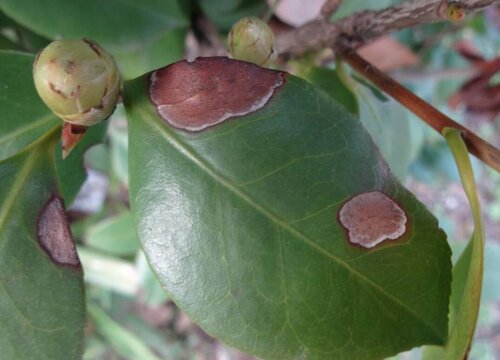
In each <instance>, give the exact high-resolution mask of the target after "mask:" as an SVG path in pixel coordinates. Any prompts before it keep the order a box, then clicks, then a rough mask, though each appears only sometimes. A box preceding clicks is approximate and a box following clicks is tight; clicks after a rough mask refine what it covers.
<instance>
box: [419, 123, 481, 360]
mask: <svg viewBox="0 0 500 360" xmlns="http://www.w3.org/2000/svg"><path fill="white" fill-rule="evenodd" d="M443 136H444V137H445V139H446V141H447V142H448V145H449V146H450V149H451V151H452V153H453V156H454V158H455V161H456V163H457V167H458V170H459V173H460V178H461V180H462V185H463V188H464V191H465V194H466V195H467V198H468V199H469V202H470V206H471V210H472V215H473V218H474V233H473V234H472V239H471V241H470V242H469V244H468V245H467V247H466V249H465V250H464V252H463V253H462V255H461V256H460V258H459V259H458V262H457V264H456V265H455V266H454V268H453V282H452V290H451V300H450V312H449V317H450V323H449V340H448V342H447V343H446V345H445V346H444V347H435V346H432V347H429V348H427V349H426V352H425V354H424V359H428V360H433V359H443V360H462V359H466V358H467V355H468V352H469V350H470V346H471V343H472V338H473V336H474V329H475V328H476V323H477V318H478V314H479V305H480V300H481V287H482V282H483V267H484V265H483V263H484V229H483V220H482V216H481V207H480V204H479V197H478V194H477V187H476V183H475V181H474V174H473V171H472V166H471V163H470V159H469V154H468V151H467V147H466V146H465V142H464V140H463V139H462V135H461V133H460V130H457V129H451V128H445V129H444V130H443Z"/></svg>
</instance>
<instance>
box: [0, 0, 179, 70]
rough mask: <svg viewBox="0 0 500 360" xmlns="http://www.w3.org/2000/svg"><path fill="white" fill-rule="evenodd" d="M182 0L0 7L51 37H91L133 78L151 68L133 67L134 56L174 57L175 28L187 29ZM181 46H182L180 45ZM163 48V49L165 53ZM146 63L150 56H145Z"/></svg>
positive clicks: (15, 1)
mask: <svg viewBox="0 0 500 360" xmlns="http://www.w3.org/2000/svg"><path fill="white" fill-rule="evenodd" d="M179 3H180V1H178V0H163V1H157V0H143V1H140V2H137V1H130V0H106V1H100V0H72V1H66V0H47V1H38V0H0V9H1V10H2V11H4V12H5V13H6V14H7V15H8V16H10V17H12V18H13V19H14V20H16V21H17V22H19V23H20V24H22V25H24V26H26V27H27V28H29V29H31V30H33V31H34V32H36V33H38V34H40V35H43V36H45V37H48V38H50V39H55V38H60V37H65V38H79V37H88V38H90V39H92V40H95V41H97V42H98V43H100V44H101V45H102V46H103V47H104V48H106V50H108V51H110V52H111V53H112V54H113V55H114V56H115V58H116V60H117V62H118V64H119V66H120V68H121V70H122V71H124V76H125V77H127V78H130V77H134V76H137V75H138V74H142V73H144V71H148V70H151V68H148V67H149V63H146V64H144V66H145V69H143V72H141V70H140V69H138V68H136V67H134V68H132V69H130V66H131V64H130V61H131V59H132V60H133V59H139V58H141V57H142V58H149V57H153V58H154V59H155V60H154V65H156V64H157V62H158V57H157V56H156V55H154V54H152V53H158V52H160V53H161V54H163V55H165V56H166V57H168V56H169V55H168V53H169V51H170V49H169V48H168V47H165V39H167V40H168V39H170V35H168V33H169V31H170V30H173V29H179V28H185V27H187V24H188V21H187V19H186V14H185V13H184V11H183V9H182V8H181V6H180V4H179ZM176 46H177V45H176ZM161 47H163V51H161V49H160V48H161ZM145 61H146V60H145Z"/></svg>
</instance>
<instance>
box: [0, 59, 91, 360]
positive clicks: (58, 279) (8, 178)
mask: <svg viewBox="0 0 500 360" xmlns="http://www.w3.org/2000/svg"><path fill="white" fill-rule="evenodd" d="M0 59H1V61H0V74H1V76H0V83H1V86H0V102H1V106H2V113H1V114H0V128H1V130H2V131H1V132H0V134H1V135H0V137H3V140H4V144H9V145H8V146H7V145H6V149H7V150H5V149H4V148H3V147H2V146H0V152H1V153H2V157H1V158H0V184H1V186H0V323H1V324H2V326H1V327H0V349H1V355H0V357H1V358H2V360H3V359H5V360H11V359H12V360H19V359H23V360H24V359H27V360H30V359H34V360H35V359H36V360H38V359H51V360H58V359H61V360H70V359H80V358H81V355H82V340H83V329H84V326H85V307H84V290H83V275H82V271H81V266H80V263H79V260H78V257H77V255H76V251H75V248H74V242H73V239H72V236H71V232H70V230H69V227H68V223H67V220H66V215H65V211H64V201H63V200H62V197H61V188H60V183H61V181H62V180H61V178H60V177H59V175H60V174H58V173H57V170H56V161H55V158H54V152H55V150H54V149H55V147H56V144H57V141H58V137H59V136H60V121H59V120H57V119H56V118H55V117H54V116H53V115H50V114H49V111H48V110H47V109H46V108H45V105H43V103H42V102H41V100H40V99H39V98H38V96H37V95H36V92H35V90H34V85H33V80H32V78H31V67H32V62H33V59H34V57H33V56H30V55H25V54H21V53H15V52H0ZM12 71H14V72H15V74H12V73H11V72H12ZM40 119H45V120H43V121H41V120H40ZM3 150H5V151H3ZM2 151H3V152H2ZM75 160H76V161H78V166H81V159H78V158H76V159H75Z"/></svg>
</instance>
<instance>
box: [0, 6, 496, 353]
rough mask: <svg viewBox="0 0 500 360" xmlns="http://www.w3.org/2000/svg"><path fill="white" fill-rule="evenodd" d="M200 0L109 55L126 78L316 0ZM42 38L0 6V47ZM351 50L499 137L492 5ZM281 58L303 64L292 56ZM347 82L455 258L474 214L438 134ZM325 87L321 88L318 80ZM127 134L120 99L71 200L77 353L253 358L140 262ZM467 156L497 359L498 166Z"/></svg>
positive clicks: (345, 10) (482, 330)
mask: <svg viewBox="0 0 500 360" xmlns="http://www.w3.org/2000/svg"><path fill="white" fill-rule="evenodd" d="M395 2H397V1H389V0H387V1H377V2H374V1H373V2H370V3H372V5H370V4H368V5H367V3H368V2H366V1H349V2H347V1H344V3H343V5H342V6H341V8H340V9H339V11H338V12H337V13H336V14H335V15H334V17H335V18H339V17H342V16H345V15H348V14H350V13H352V12H354V11H358V10H361V9H366V8H367V7H371V8H382V7H385V6H388V5H391V4H393V3H395ZM206 3H207V1H200V2H199V7H196V9H198V12H196V11H195V12H194V13H193V14H194V15H192V17H193V21H194V22H196V24H198V25H199V26H197V27H196V29H197V30H196V31H184V30H182V31H179V30H172V31H169V32H168V34H166V35H165V39H166V40H165V39H164V40H162V41H166V44H168V45H169V46H170V51H169V54H168V56H166V55H164V54H163V53H161V54H155V52H154V51H152V52H146V53H142V54H140V55H138V54H135V55H131V54H134V53H132V52H131V53H122V54H121V55H119V58H120V61H119V63H120V66H121V68H122V71H124V72H125V73H126V74H128V78H132V77H134V76H137V75H139V74H141V73H144V72H145V71H149V70H151V69H154V68H155V67H158V66H160V65H164V64H165V63H168V62H172V61H175V60H177V59H179V58H182V57H184V56H190V57H193V56H197V55H199V54H213V53H218V54H221V53H222V54H224V49H223V43H224V36H225V31H226V30H227V29H228V27H229V26H230V24H232V22H234V21H235V20H237V19H238V18H239V17H240V16H245V15H257V16H260V17H262V18H266V19H267V18H269V19H270V23H271V25H272V26H273V28H274V29H275V30H276V31H278V32H279V31H280V29H286V28H288V27H290V26H298V25H301V24H303V23H304V22H306V21H307V20H310V19H311V18H313V17H314V16H316V14H317V13H318V11H319V8H320V6H321V4H322V3H323V1H322V0H319V1H316V0H315V1H308V2H305V1H288V0H282V1H281V2H279V3H275V2H273V1H268V2H267V3H266V2H265V1H248V0H244V1H236V2H235V1H232V2H231V3H236V4H237V5H234V6H233V7H232V8H231V11H232V12H227V11H226V15H227V16H218V15H217V11H222V10H221V9H223V7H222V5H220V6H221V7H220V8H219V9H218V10H217V7H216V6H213V7H208V5H206ZM214 3H215V2H214ZM216 3H218V4H223V3H224V1H217V2H216ZM204 4H205V5H204ZM209 9H211V10H210V11H209ZM226 10H227V9H226ZM214 19H216V20H214ZM210 20H212V21H210ZM214 24H215V25H214ZM47 42H48V40H47V39H46V38H45V37H44V36H41V35H39V34H35V33H34V32H31V31H30V30H28V29H27V28H25V27H23V26H22V25H20V24H18V23H16V22H14V21H12V20H11V19H10V18H9V17H7V16H5V15H4V14H2V13H1V12H0V48H2V49H5V48H12V49H17V50H25V51H31V52H36V51H38V49H40V48H41V47H43V46H44V45H45V44H47ZM221 44H222V45H221ZM116 51H117V52H119V51H120V50H116ZM360 52H361V54H362V55H363V56H364V57H365V58H366V59H367V60H369V61H370V62H372V63H374V64H375V65H377V66H378V67H379V68H381V69H382V70H384V71H386V72H389V73H391V74H392V75H393V76H394V77H395V78H396V79H398V80H399V81H401V82H402V83H404V84H405V85H406V86H407V87H409V88H410V89H412V90H413V91H414V92H415V93H417V94H418V95H420V96H421V97H423V98H424V99H426V100H427V101H428V102H430V103H431V104H433V105H434V106H435V107H437V108H438V109H440V110H441V111H443V112H444V113H446V114H448V115H449V116H450V117H452V118H453V119H455V120H457V121H459V122H461V123H462V124H464V125H465V126H466V127H468V128H470V129H471V130H473V131H475V132H476V133H478V134H480V135H481V136H482V137H483V138H485V139H486V140H488V141H489V142H491V143H492V144H495V145H496V146H497V147H498V146H499V145H500V115H499V114H500V7H496V8H495V7H493V8H489V9H487V10H486V12H484V13H481V14H477V15H474V16H470V17H468V18H467V19H466V20H465V21H463V22H461V23H456V24H454V23H450V22H447V23H440V24H433V25H425V26H421V27H419V28H417V29H412V30H405V31H401V32H399V33H397V34H393V35H387V36H384V37H381V38H379V39H377V40H375V41H374V42H373V43H371V44H369V45H367V46H365V47H363V48H362V49H361V50H360ZM328 57H329V54H327V53H326V54H324V61H323V63H324V65H325V66H326V67H329V68H333V67H334V65H333V64H331V61H330V62H329V60H328ZM330 60H331V59H330ZM280 66H283V67H285V68H287V69H288V70H289V71H292V72H295V73H298V74H299V75H300V73H301V70H300V66H299V67H297V64H294V63H288V64H285V63H282V64H280ZM354 84H355V85H354V86H355V87H356V92H357V93H358V101H359V106H360V114H361V120H362V121H363V123H364V124H365V126H366V128H367V129H368V130H369V132H370V133H371V135H372V137H373V138H374V140H375V142H377V144H378V146H379V147H380V149H381V151H382V154H383V155H384V157H385V158H386V160H387V161H388V163H389V165H390V167H391V169H392V170H393V172H394V173H395V174H396V175H397V176H398V177H399V178H400V179H401V181H402V182H404V183H405V184H406V186H407V187H408V188H409V189H410V190H411V191H412V192H413V193H415V195H416V196H417V197H418V198H419V199H420V200H421V201H422V202H423V203H424V204H425V205H426V206H427V207H428V208H429V209H430V211H431V212H432V213H433V214H435V215H436V217H437V218H438V219H439V223H440V226H441V227H442V228H443V229H444V230H445V231H446V233H447V234H448V236H449V242H450V244H451V246H452V249H453V251H454V259H456V258H457V257H458V255H459V254H460V252H461V251H462V249H463V248H464V244H465V243H466V242H467V241H468V240H469V238H470V236H471V234H472V231H473V223H472V216H471V212H470V208H469V205H468V202H467V199H466V197H465V195H464V192H463V190H462V187H461V184H460V181H459V177H458V173H457V171H456V167H455V163H454V161H453V158H452V155H451V153H450V151H449V150H448V148H447V145H446V143H445V142H444V140H443V139H442V138H441V136H439V135H438V134H436V133H434V132H433V130H431V129H430V128H428V127H427V126H426V125H425V124H424V123H422V122H421V121H420V120H418V119H416V118H415V117H414V116H413V115H411V114H409V113H408V112H407V111H406V110H405V109H404V108H402V107H401V106H399V105H398V104H397V103H395V102H393V101H392V100H390V99H389V98H387V97H386V96H385V95H383V94H381V93H379V92H377V91H376V90H374V89H373V88H371V87H369V86H367V84H365V83H363V81H362V80H360V79H357V80H355V81H354ZM320 85H321V84H320ZM321 86H323V85H321ZM324 87H326V88H328V84H327V85H324ZM326 90H327V89H326ZM327 91H328V90H327ZM127 144H128V141H127V123H126V119H125V115H124V111H123V109H122V108H121V107H118V109H117V111H116V113H115V114H114V115H113V116H112V118H111V119H110V120H109V128H108V136H107V139H106V141H105V142H104V143H103V144H100V145H98V146H94V147H92V148H91V149H89V150H88V152H87V154H86V157H85V165H86V168H87V170H88V180H87V181H86V183H85V185H84V187H83V188H82V190H81V192H80V194H79V196H78V197H77V199H76V201H75V202H74V204H72V206H71V208H70V218H71V224H72V230H73V232H74V235H75V238H76V239H77V241H78V251H79V254H80V258H81V261H82V264H83V267H84V271H85V280H86V283H87V285H88V286H87V299H88V309H89V321H88V328H87V340H86V344H85V356H84V359H85V360H102V359H109V360H111V359H130V360H137V359H141V360H149V359H169V360H191V359H193V360H194V359H197V360H212V359H213V360H215V359H217V360H243V359H253V357H250V356H248V355H245V354H242V353H240V352H238V351H237V350H234V349H231V348H229V347H227V346H225V345H223V344H222V343H220V342H219V341H217V340H215V339H213V338H211V337H210V336H209V335H207V334H205V333H204V332H203V331H202V330H201V329H200V328H198V327H197V326H196V325H195V324H194V323H192V322H191V321H190V320H189V318H188V317H187V316H186V315H185V314H184V313H183V312H182V311H180V310H179V309H178V308H177V307H176V306H175V304H174V303H173V302H172V301H171V300H170V299H169V298H168V296H167V295H166V294H165V293H164V291H163V290H162V289H161V287H160V285H159V284H158V281H157V279H156V277H155V275H154V274H153V273H152V272H151V270H150V269H149V266H148V263H147V260H146V258H145V256H144V254H143V252H142V251H141V250H140V243H139V240H138V238H137V235H136V233H135V228H134V222H133V219H132V216H131V213H130V208H129V199H128V177H127V176H128V164H127V161H128V160H127V156H128V145H127ZM473 165H474V169H475V172H476V176H477V182H478V185H479V193H480V197H481V201H482V209H483V215H484V221H485V229H486V239H487V243H486V263H485V277H484V289H483V296H482V305H481V312H480V319H479V325H478V328H477V331H476V339H475V341H474V344H473V348H472V352H471V359H475V360H494V359H500V281H499V278H500V174H498V173H496V172H495V171H493V170H491V169H489V168H488V167H486V166H484V165H483V164H482V163H481V162H479V161H476V159H473ZM418 355H419V351H418V349H417V350H414V351H412V352H409V353H406V354H400V355H399V356H398V357H396V358H394V359H418V358H419V357H418Z"/></svg>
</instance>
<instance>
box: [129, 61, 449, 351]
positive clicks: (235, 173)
mask: <svg viewBox="0 0 500 360" xmlns="http://www.w3.org/2000/svg"><path fill="white" fill-rule="evenodd" d="M221 64H224V66H222V67H221V66H220V65H221ZM174 67H175V68H176V69H177V70H178V72H177V73H176V76H179V77H182V76H184V83H183V84H180V85H177V91H179V92H180V93H182V92H184V91H186V90H192V88H193V86H195V85H193V84H196V83H197V81H199V79H203V82H204V84H205V86H204V87H201V88H200V89H199V92H196V91H194V92H193V93H191V94H190V96H189V97H186V98H184V99H179V101H178V103H179V104H180V105H181V106H180V107H179V108H176V106H177V104H172V103H171V104H170V105H169V106H170V108H169V109H168V111H166V112H165V111H161V108H160V107H161V106H162V104H163V105H164V104H165V102H164V101H163V102H156V105H153V103H152V102H151V100H150V94H149V92H150V90H151V91H152V94H151V95H152V96H151V98H153V99H154V98H157V97H161V95H164V94H167V93H169V92H172V91H175V90H174V89H175V87H174V86H173V85H171V86H172V87H173V88H170V87H169V85H168V80H169V77H168V76H167V75H166V74H169V73H170V71H168V69H165V70H162V71H161V72H156V73H155V74H154V75H153V76H152V78H153V79H155V80H154V81H155V82H156V84H155V86H151V87H150V83H149V76H145V77H142V78H140V79H137V80H135V81H133V82H129V83H126V84H125V94H124V104H125V107H126V111H127V116H128V120H129V141H130V150H129V154H130V157H129V166H130V189H131V202H132V209H133V213H134V216H135V220H136V224H137V225H138V233H139V237H140V238H141V241H142V243H143V247H144V250H145V252H146V255H147V257H148V260H149V262H150V264H151V266H152V268H153V270H154V271H155V272H156V273H157V275H158V277H159V279H160V281H161V282H162V284H163V286H164V287H165V289H166V290H167V292H168V293H169V295H170V296H171V297H172V299H173V300H174V301H176V303H177V304H178V305H179V306H180V307H181V308H182V309H184V310H185V311H186V312H187V313H188V314H189V315H190V316H191V317H192V318H193V319H194V320H195V321H197V322H198V323H199V324H200V325H201V326H202V327H203V328H204V329H205V330H206V331H208V332H209V333H210V334H212V335H214V336H217V337H220V338H221V339H222V340H223V341H225V342H227V343H229V344H231V345H233V346H236V347H239V348H241V349H243V350H244V351H247V352H250V353H253V354H256V355H258V356H260V357H262V358H266V359H298V358H303V359H339V358H349V359H360V360H362V359H376V358H381V357H384V356H389V355H394V354H396V353H398V352H400V351H402V350H405V349H409V348H411V347H414V346H418V345H422V344H429V343H431V344H443V343H444V342H445V341H446V334H447V309H448V298H449V291H450V281H451V279H450V276H451V274H450V272H451V271H450V267H451V266H450V249H449V246H448V244H447V242H446V239H445V235H444V233H443V232H442V231H441V230H440V229H439V228H438V226H437V222H436V220H435V219H434V218H433V216H432V215H431V214H430V213H428V212H427V210H426V209H425V207H424V206H423V205H422V204H420V203H419V202H418V201H417V200H416V199H415V198H414V197H413V195H412V194H411V193H409V192H408V191H407V190H405V189H404V188H403V187H402V186H401V185H400V184H399V183H398V181H397V180H396V178H395V177H394V176H393V175H392V174H391V173H390V172H389V171H388V169H387V165H386V163H385V162H384V160H383V159H382V158H381V157H380V155H379V153H378V152H377V151H376V150H375V146H374V144H373V142H372V140H371V138H370V137H369V135H368V134H367V132H366V131H365V130H364V129H363V128H362V126H361V124H360V122H359V120H357V119H356V118H355V117H353V116H352V115H351V114H349V113H348V112H347V111H346V110H345V108H344V107H343V106H341V105H340V104H339V103H337V102H335V101H334V100H332V99H331V98H330V97H328V96H326V95H325V94H324V92H322V91H318V90H316V89H315V88H314V87H313V86H311V85H310V84H308V83H307V82H305V81H303V80H300V79H298V78H295V77H293V76H291V75H288V74H284V73H279V72H274V71H271V70H264V69H262V68H258V67H256V66H253V65H250V68H249V67H248V65H245V66H242V63H240V62H237V61H232V60H227V59H224V58H210V59H203V60H196V61H195V62H194V63H191V64H188V63H186V62H182V63H180V65H179V64H175V65H171V67H170V69H173V68H174ZM231 73H235V74H239V76H234V78H233V81H219V80H218V79H220V78H223V79H227V78H228V77H229V76H230V75H229V74H231ZM249 73H251V74H252V76H249ZM271 74H273V76H274V77H275V78H276V79H278V78H282V79H283V81H282V83H280V84H279V85H278V86H277V87H274V89H273V93H272V96H271V97H269V98H268V97H265V99H264V98H263V96H264V94H265V93H266V91H262V90H256V91H252V92H249V93H245V92H243V93H242V94H241V96H243V94H247V95H248V97H249V98H251V99H253V100H254V101H255V103H258V104H259V106H258V107H255V108H254V107H248V108H246V109H247V110H246V111H240V112H239V113H238V115H239V116H237V117H235V118H231V117H230V118H228V119H226V120H223V121H221V122H216V121H215V122H214V119H213V114H214V111H213V109H217V108H218V109H226V110H234V109H235V108H236V107H239V106H240V105H241V104H240V103H239V102H238V103H234V102H232V101H230V100H228V98H227V97H223V96H222V97H221V96H220V94H223V93H231V92H238V91H241V89H248V88H252V86H256V84H257V83H259V84H260V83H261V80H262V79H263V78H265V79H267V78H268V77H269V75H271ZM243 81H244V82H245V83H242V82H243ZM162 82H165V83H163V84H161V83H162ZM159 84H161V85H159ZM186 86H187V87H188V88H186ZM195 87H196V86H195ZM159 89H161V90H159ZM210 94H212V95H213V96H212V98H211V97H210ZM236 98H238V97H237V96H236ZM232 99H234V98H232ZM262 104H263V105H262ZM200 106H201V107H203V108H208V109H209V110H210V111H209V113H210V114H211V117H210V118H207V119H206V120H205V121H206V122H205V123H204V120H203V117H202V116H201V115H200V116H199V114H202V111H201V110H202V109H200ZM157 107H158V108H160V109H157ZM179 111H180V112H181V113H182V114H183V115H186V114H194V115H195V116H196V121H197V122H198V125H200V127H202V126H201V125H203V124H205V125H206V124H217V125H207V126H208V127H206V128H204V130H202V131H195V132H193V131H188V130H184V129H185V128H186V127H183V126H180V127H181V129H176V128H174V127H173V126H172V125H171V124H174V125H175V124H176V123H175V122H173V121H172V120H173V119H172V118H171V116H173V117H174V120H175V119H176V118H177V119H178V116H177V115H178V113H179ZM158 113H160V114H162V115H161V117H160V116H159V115H158ZM223 113H224V112H222V113H221V115H220V116H223ZM172 114H174V115H172ZM198 116H199V117H198ZM187 122H188V119H183V120H182V123H183V124H185V123H187ZM177 125H178V124H177ZM178 127H179V126H178ZM202 128H203V127H202ZM373 191H377V192H380V193H383V194H384V195H385V196H386V197H387V198H388V199H390V201H392V202H393V203H394V204H397V206H398V207H399V208H400V209H401V210H402V211H403V212H404V213H405V216H406V217H407V222H405V224H404V226H403V230H402V231H403V234H402V235H401V236H399V237H398V238H397V239H395V240H387V239H385V240H383V241H381V242H380V244H378V245H376V246H375V247H373V248H370V249H365V248H363V247H360V246H356V245H353V244H351V243H350V241H349V239H350V238H349V236H352V234H350V233H349V234H347V231H346V230H345V229H344V228H343V227H342V226H341V224H340V223H339V222H338V220H337V218H338V216H339V211H340V210H341V208H342V207H343V206H344V204H345V203H346V202H347V201H348V200H349V199H350V198H353V197H355V196H357V195H360V194H365V193H370V192H373ZM376 203H377V200H376V201H375V204H376ZM383 207H385V206H383ZM360 211H361V212H362V213H365V210H364V209H362V208H361V210H360ZM389 211H390V210H389ZM369 213H372V212H371V211H367V210H366V214H367V215H368V214H369ZM386 215H389V214H388V213H386V214H384V215H383V216H386ZM391 234H392V232H391ZM386 235H387V236H389V234H388V233H387V234H386Z"/></svg>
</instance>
